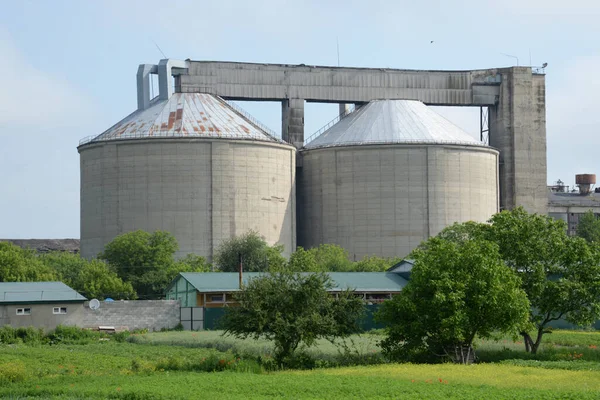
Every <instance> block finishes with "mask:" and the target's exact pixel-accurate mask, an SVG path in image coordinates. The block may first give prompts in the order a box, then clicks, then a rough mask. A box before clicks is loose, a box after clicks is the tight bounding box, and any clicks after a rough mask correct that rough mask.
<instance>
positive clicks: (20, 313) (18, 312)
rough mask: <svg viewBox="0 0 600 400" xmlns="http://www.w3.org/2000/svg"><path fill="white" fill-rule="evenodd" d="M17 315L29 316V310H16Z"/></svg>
mask: <svg viewBox="0 0 600 400" xmlns="http://www.w3.org/2000/svg"><path fill="white" fill-rule="evenodd" d="M17 315H31V308H17Z"/></svg>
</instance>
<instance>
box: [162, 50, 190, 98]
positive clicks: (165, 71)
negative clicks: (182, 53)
mask: <svg viewBox="0 0 600 400" xmlns="http://www.w3.org/2000/svg"><path fill="white" fill-rule="evenodd" d="M188 67H189V62H188V61H183V60H172V59H170V58H166V59H164V60H160V62H159V63H158V96H159V98H160V99H161V100H169V97H171V95H172V94H173V80H172V79H171V78H172V77H173V75H179V74H180V73H181V72H184V71H185V70H186V69H187V68H188ZM174 70H176V71H174ZM174 72H176V73H174Z"/></svg>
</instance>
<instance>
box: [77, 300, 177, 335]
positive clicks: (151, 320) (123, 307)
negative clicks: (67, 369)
mask: <svg viewBox="0 0 600 400" xmlns="http://www.w3.org/2000/svg"><path fill="white" fill-rule="evenodd" d="M84 308H85V312H84V314H83V315H84V316H83V319H82V320H81V321H78V326H81V327H83V328H97V327H98V326H114V327H115V328H119V327H121V328H124V327H126V328H127V329H129V330H133V329H149V330H160V329H162V328H174V327H175V326H177V324H179V321H180V319H179V301H177V300H129V301H127V300H125V301H114V302H101V303H100V308H98V309H97V310H91V309H90V308H89V304H88V302H86V303H85V305H84Z"/></svg>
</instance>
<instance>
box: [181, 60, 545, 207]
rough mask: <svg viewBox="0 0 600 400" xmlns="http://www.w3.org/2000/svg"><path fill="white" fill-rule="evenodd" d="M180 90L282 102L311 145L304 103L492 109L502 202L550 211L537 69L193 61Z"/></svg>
mask: <svg viewBox="0 0 600 400" xmlns="http://www.w3.org/2000/svg"><path fill="white" fill-rule="evenodd" d="M186 67H187V69H186V70H180V71H178V72H177V74H176V76H175V85H176V91H177V92H183V93H196V92H207V93H212V94H217V95H219V96H221V97H223V98H225V99H230V100H256V101H261V100H262V101H281V103H282V135H283V139H284V140H285V141H287V142H288V143H292V144H294V145H295V146H296V147H297V148H300V147H302V146H303V145H304V102H305V101H308V102H326V103H364V102H369V101H371V100H378V99H406V100H419V101H422V102H424V103H425V104H427V105H440V106H477V107H488V109H489V144H490V145H491V146H493V147H495V148H496V149H498V150H499V151H500V168H499V170H500V171H499V182H500V207H501V208H503V209H510V208H513V207H516V206H523V207H524V208H525V209H526V210H528V211H530V212H537V213H541V214H546V209H547V195H546V106H545V76H544V75H543V74H536V73H533V72H532V69H531V68H530V67H511V68H494V69H484V70H472V71H415V70H398V69H383V68H345V67H319V66H307V65H279V64H252V63H237V62H220V61H191V60H187V61H186Z"/></svg>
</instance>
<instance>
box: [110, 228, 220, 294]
mask: <svg viewBox="0 0 600 400" xmlns="http://www.w3.org/2000/svg"><path fill="white" fill-rule="evenodd" d="M178 248H179V245H178V244H177V240H176V239H175V237H174V236H173V235H172V234H170V233H169V232H164V231H156V232H154V233H149V232H145V231H141V230H138V231H135V232H129V233H125V234H122V235H119V236H117V237H116V238H115V239H113V241H111V242H110V243H108V244H107V245H106V246H105V248H104V252H102V253H101V254H100V255H99V258H100V259H102V260H105V261H107V262H108V263H109V264H110V265H111V267H112V268H114V269H115V271H116V272H117V275H118V276H119V277H120V278H121V279H123V281H125V282H128V283H131V285H132V286H133V288H134V289H135V291H136V293H137V295H138V297H139V298H141V299H159V298H162V297H163V295H164V290H165V288H166V287H167V286H168V284H169V283H171V281H172V280H173V279H174V278H175V276H177V274H178V273H180V272H205V271H208V270H210V267H209V266H208V264H207V263H206V260H205V259H204V258H203V257H200V256H197V255H188V256H186V257H184V258H183V259H181V260H175V258H174V255H175V252H176V251H177V249H178Z"/></svg>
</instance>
